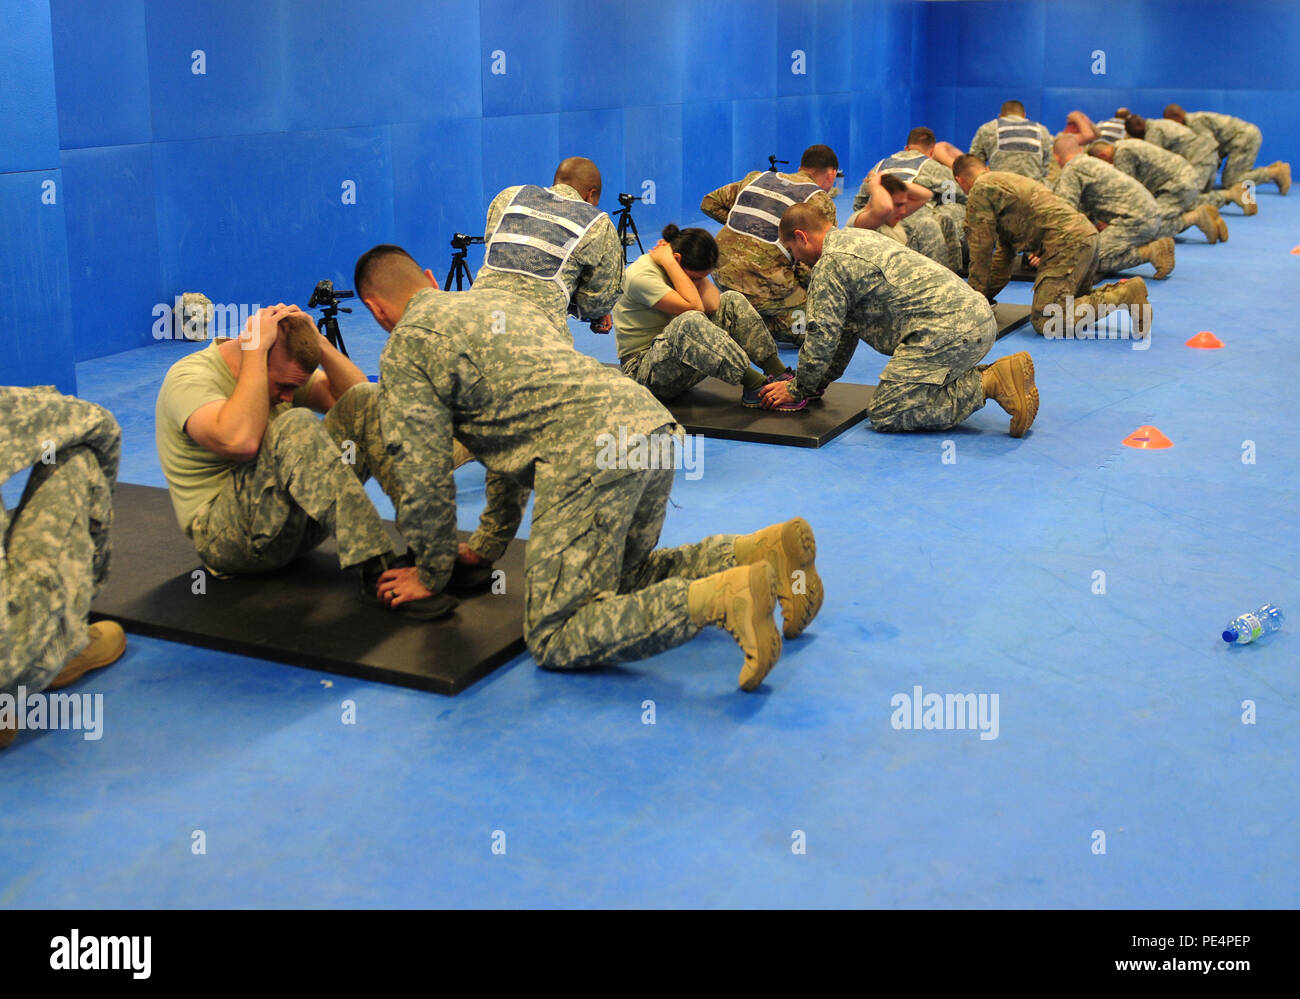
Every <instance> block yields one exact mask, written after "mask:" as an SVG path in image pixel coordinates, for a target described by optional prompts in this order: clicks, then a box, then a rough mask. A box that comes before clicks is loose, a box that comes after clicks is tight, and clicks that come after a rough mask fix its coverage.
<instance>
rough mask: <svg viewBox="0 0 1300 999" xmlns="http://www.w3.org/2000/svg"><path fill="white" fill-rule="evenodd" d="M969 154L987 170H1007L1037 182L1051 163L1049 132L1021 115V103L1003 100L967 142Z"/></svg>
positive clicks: (1023, 113)
mask: <svg viewBox="0 0 1300 999" xmlns="http://www.w3.org/2000/svg"><path fill="white" fill-rule="evenodd" d="M970 155H971V156H975V157H977V158H978V159H979V161H980V162H981V163H986V164H987V165H988V168H989V169H990V170H996V171H1009V172H1010V173H1018V174H1020V175H1021V176H1022V177H1028V178H1030V179H1031V180H1038V181H1041V180H1043V179H1044V178H1045V177H1046V176H1047V170H1048V168H1049V167H1050V166H1051V163H1052V133H1051V132H1049V131H1048V130H1047V129H1046V127H1044V126H1043V125H1040V124H1039V123H1038V122H1036V121H1029V120H1028V119H1027V118H1026V117H1025V106H1024V105H1023V104H1021V103H1020V102H1019V101H1007V102H1006V103H1004V104H1003V105H1002V110H1001V111H1000V112H999V113H998V117H997V118H995V119H993V120H992V121H986V122H985V123H984V124H983V125H981V126H980V127H979V128H978V129H977V130H976V132H975V137H974V138H973V139H971V142H970Z"/></svg>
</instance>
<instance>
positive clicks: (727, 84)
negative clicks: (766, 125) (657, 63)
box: [683, 0, 812, 100]
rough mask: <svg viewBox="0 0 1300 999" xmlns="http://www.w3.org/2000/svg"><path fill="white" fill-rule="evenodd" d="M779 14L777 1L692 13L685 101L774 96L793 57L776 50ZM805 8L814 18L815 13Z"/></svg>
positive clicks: (704, 7) (742, 1)
mask: <svg viewBox="0 0 1300 999" xmlns="http://www.w3.org/2000/svg"><path fill="white" fill-rule="evenodd" d="M776 9H777V4H776V0H734V2H733V3H729V4H697V5H694V6H692V7H689V8H687V13H686V17H687V18H688V22H687V23H688V24H689V29H688V30H687V32H686V37H685V44H686V66H687V70H688V73H689V78H688V80H687V83H688V86H689V88H690V89H689V90H687V91H686V92H685V94H684V97H683V99H684V100H689V99H691V98H693V97H707V98H709V99H713V100H722V99H726V98H731V99H732V100H746V99H750V98H757V97H775V96H776V94H777V82H776V81H777V74H778V72H780V73H785V74H786V75H789V73H790V58H789V56H790V53H789V52H788V51H784V52H783V51H781V50H780V48H779V47H778V45H777V37H776V35H777V33H776ZM806 9H807V11H808V15H807V16H808V17H809V18H810V19H811V17H812V13H811V11H812V8H811V7H807V8H806ZM778 56H779V57H780V58H778Z"/></svg>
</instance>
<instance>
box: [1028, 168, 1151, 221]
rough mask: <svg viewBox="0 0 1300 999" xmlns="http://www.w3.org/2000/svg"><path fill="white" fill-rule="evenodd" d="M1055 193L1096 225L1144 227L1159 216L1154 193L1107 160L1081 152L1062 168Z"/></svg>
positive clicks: (1053, 188) (1054, 186)
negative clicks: (1147, 222) (1099, 223)
mask: <svg viewBox="0 0 1300 999" xmlns="http://www.w3.org/2000/svg"><path fill="white" fill-rule="evenodd" d="M1052 193H1053V194H1055V195H1056V196H1057V197H1058V198H1060V199H1061V200H1062V201H1064V202H1065V203H1066V204H1067V205H1069V206H1070V207H1071V208H1076V209H1078V210H1079V211H1081V212H1083V214H1084V215H1086V216H1088V218H1089V220H1090V221H1092V222H1105V223H1106V224H1107V225H1116V224H1119V225H1141V224H1142V223H1143V222H1145V221H1146V220H1147V219H1151V218H1154V217H1155V216H1156V215H1157V214H1159V210H1158V209H1157V208H1156V199H1155V198H1153V197H1152V196H1151V192H1150V191H1148V190H1147V189H1146V188H1145V187H1143V186H1142V185H1141V184H1139V183H1138V182H1137V181H1136V180H1134V179H1133V178H1132V177H1130V176H1129V175H1128V174H1126V173H1122V172H1120V171H1119V170H1116V169H1115V168H1114V167H1113V166H1111V165H1110V164H1109V163H1107V162H1106V161H1105V160H1099V159H1097V158H1096V157H1095V156H1088V155H1087V154H1085V153H1080V154H1079V155H1078V156H1075V157H1074V158H1073V159H1071V160H1070V162H1068V163H1067V164H1065V166H1064V167H1062V168H1061V173H1060V176H1059V177H1057V178H1056V183H1055V184H1054V185H1053V186H1052Z"/></svg>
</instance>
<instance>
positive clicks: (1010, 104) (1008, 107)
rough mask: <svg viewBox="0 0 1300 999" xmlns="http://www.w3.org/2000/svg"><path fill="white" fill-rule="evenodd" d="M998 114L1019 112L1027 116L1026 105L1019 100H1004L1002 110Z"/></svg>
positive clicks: (1021, 115) (1022, 115)
mask: <svg viewBox="0 0 1300 999" xmlns="http://www.w3.org/2000/svg"><path fill="white" fill-rule="evenodd" d="M998 114H999V115H1004V114H1018V115H1020V117H1022V118H1023V117H1024V116H1025V106H1024V105H1023V104H1021V103H1020V102H1019V101H1003V102H1002V110H1001V111H999V112H998Z"/></svg>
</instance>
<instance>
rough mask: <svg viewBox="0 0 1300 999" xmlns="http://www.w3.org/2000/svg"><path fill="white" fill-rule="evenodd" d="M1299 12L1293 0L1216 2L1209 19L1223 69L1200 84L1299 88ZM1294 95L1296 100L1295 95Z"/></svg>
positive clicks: (1249, 87) (1250, 88) (1248, 87)
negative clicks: (1217, 41) (1214, 9)
mask: <svg viewBox="0 0 1300 999" xmlns="http://www.w3.org/2000/svg"><path fill="white" fill-rule="evenodd" d="M1297 13H1300V12H1298V11H1297V9H1296V4H1295V0H1253V2H1252V0H1245V2H1239V3H1234V4H1224V5H1221V6H1219V7H1218V10H1217V12H1216V13H1215V15H1214V19H1213V20H1212V21H1210V22H1209V23H1210V25H1211V26H1212V27H1213V29H1214V30H1213V34H1214V35H1215V36H1216V37H1217V38H1218V40H1219V50H1218V52H1217V59H1216V63H1222V64H1223V65H1224V67H1225V71H1224V72H1222V73H1212V74H1211V75H1212V76H1214V77H1218V78H1217V79H1211V80H1205V81H1202V85H1205V84H1207V83H1212V84H1213V85H1215V86H1220V87H1231V88H1233V89H1238V90H1261V89H1266V88H1267V89H1272V90H1300V18H1298V17H1297V16H1296V15H1297ZM1291 100H1293V101H1294V100H1295V98H1294V96H1292V97H1291Z"/></svg>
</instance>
